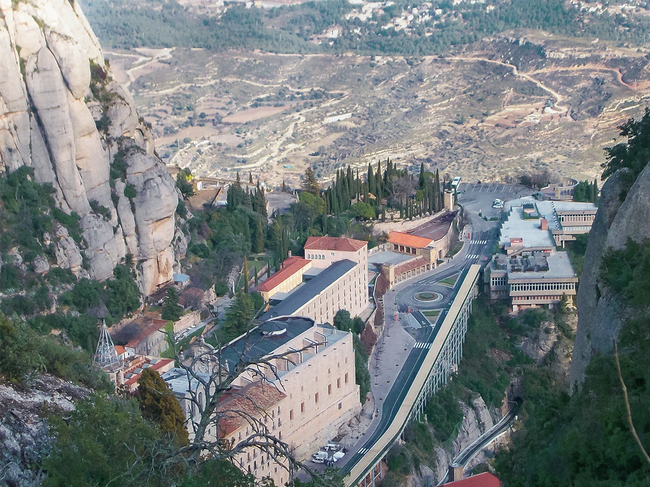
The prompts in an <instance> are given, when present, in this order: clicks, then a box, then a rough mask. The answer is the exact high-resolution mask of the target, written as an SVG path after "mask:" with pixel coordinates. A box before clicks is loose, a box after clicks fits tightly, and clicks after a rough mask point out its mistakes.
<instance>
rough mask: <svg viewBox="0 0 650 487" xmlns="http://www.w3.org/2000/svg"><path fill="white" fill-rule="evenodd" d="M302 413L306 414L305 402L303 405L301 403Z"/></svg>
mask: <svg viewBox="0 0 650 487" xmlns="http://www.w3.org/2000/svg"><path fill="white" fill-rule="evenodd" d="M300 412H301V413H304V412H305V403H304V402H301V403H300Z"/></svg>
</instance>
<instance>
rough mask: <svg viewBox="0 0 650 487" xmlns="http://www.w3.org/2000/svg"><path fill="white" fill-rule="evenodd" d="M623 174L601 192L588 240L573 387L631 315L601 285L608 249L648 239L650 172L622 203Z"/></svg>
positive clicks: (649, 225)
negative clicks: (601, 272) (601, 275)
mask: <svg viewBox="0 0 650 487" xmlns="http://www.w3.org/2000/svg"><path fill="white" fill-rule="evenodd" d="M623 171H627V169H621V170H619V171H618V172H616V173H614V174H613V175H612V176H611V177H610V178H609V179H608V180H607V182H606V183H605V184H604V185H603V188H602V190H601V198H600V202H599V206H598V212H597V213H596V218H595V220H594V224H593V226H592V228H591V233H590V235H589V244H588V245H587V252H586V255H585V262H584V270H583V273H582V278H581V281H580V287H579V289H578V331H577V333H576V340H575V345H574V351H573V359H572V364H571V383H572V384H575V383H580V382H582V381H583V380H584V376H585V369H586V367H587V365H588V364H589V361H590V360H591V358H592V357H593V356H594V355H595V354H596V353H597V352H607V351H610V350H611V349H612V347H613V342H612V340H613V339H614V338H616V337H618V333H619V331H620V329H621V325H622V324H623V322H624V321H625V320H626V319H627V318H629V317H630V316H629V313H630V311H629V309H628V308H627V307H626V306H624V304H623V303H622V302H621V301H620V299H619V298H618V297H617V296H616V295H615V294H614V293H612V292H611V290H610V289H609V288H608V287H607V286H606V285H605V284H604V283H603V281H602V280H601V279H600V267H601V264H602V260H603V256H604V255H605V253H606V252H607V250H608V249H610V248H611V249H615V250H618V249H621V248H623V247H624V246H625V242H626V241H627V239H628V238H631V239H633V240H637V241H641V240H643V239H644V238H647V237H648V235H650V166H646V168H645V169H644V170H643V171H642V172H641V174H640V175H639V176H638V178H637V180H636V182H635V183H634V185H633V186H632V188H631V189H630V191H629V192H628V193H627V197H626V198H625V201H624V202H621V199H620V194H621V191H622V190H623V189H624V187H625V184H624V181H623V177H622V176H623Z"/></svg>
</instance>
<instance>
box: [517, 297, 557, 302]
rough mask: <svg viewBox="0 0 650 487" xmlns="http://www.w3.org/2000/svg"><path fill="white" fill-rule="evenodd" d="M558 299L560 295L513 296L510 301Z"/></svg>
mask: <svg viewBox="0 0 650 487" xmlns="http://www.w3.org/2000/svg"><path fill="white" fill-rule="evenodd" d="M549 299H551V300H554V301H560V300H561V299H562V296H513V297H512V301H513V302H514V301H548V300H549Z"/></svg>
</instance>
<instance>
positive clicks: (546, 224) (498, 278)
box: [485, 199, 596, 311]
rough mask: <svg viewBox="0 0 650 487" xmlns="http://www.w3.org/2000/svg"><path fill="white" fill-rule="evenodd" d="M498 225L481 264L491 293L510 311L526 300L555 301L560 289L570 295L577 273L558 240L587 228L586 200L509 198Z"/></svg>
mask: <svg viewBox="0 0 650 487" xmlns="http://www.w3.org/2000/svg"><path fill="white" fill-rule="evenodd" d="M505 211H506V214H507V218H506V220H505V221H504V222H503V223H502V225H501V231H500V237H499V246H500V249H501V251H500V252H499V253H498V254H496V255H494V257H493V258H492V261H491V262H490V265H489V266H488V267H487V269H486V273H485V276H486V282H487V283H488V284H489V286H490V296H491V297H492V299H507V300H509V301H510V302H511V304H512V308H513V311H517V310H519V309H520V308H526V307H531V306H541V305H549V306H555V305H556V304H557V303H558V302H560V300H561V299H562V297H563V295H566V296H567V297H570V298H572V297H573V296H575V295H576V292H577V283H578V278H577V275H576V273H575V271H574V269H573V266H572V265H571V260H570V259H569V255H568V253H566V252H562V251H558V250H556V247H557V246H559V245H560V244H561V245H562V246H564V242H566V241H568V240H574V239H575V235H576V234H580V233H586V232H588V231H589V229H590V228H591V222H592V221H593V216H594V215H595V211H596V210H595V206H594V205H593V204H591V203H570V202H546V201H545V202H536V201H535V200H531V199H520V200H515V201H512V202H510V203H509V204H508V207H507V208H506V210H505Z"/></svg>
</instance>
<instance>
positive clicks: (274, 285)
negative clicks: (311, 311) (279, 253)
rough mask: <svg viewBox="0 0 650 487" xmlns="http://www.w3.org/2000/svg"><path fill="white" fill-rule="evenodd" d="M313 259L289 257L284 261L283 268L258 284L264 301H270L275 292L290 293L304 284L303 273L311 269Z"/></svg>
mask: <svg viewBox="0 0 650 487" xmlns="http://www.w3.org/2000/svg"><path fill="white" fill-rule="evenodd" d="M311 266H312V261H311V260H307V259H303V258H302V257H298V256H293V257H289V258H288V259H286V260H285V261H284V262H283V263H282V268H281V269H280V270H278V271H277V272H276V273H275V274H273V275H272V276H271V277H269V278H268V279H266V280H265V281H264V282H262V283H261V284H260V285H259V286H257V291H259V292H260V294H261V295H262V297H263V298H264V301H269V300H270V299H271V298H272V297H273V295H274V294H277V293H288V292H291V291H293V290H294V289H295V288H296V287H298V286H299V285H300V284H302V276H303V274H304V273H305V272H306V271H308V270H309V269H311Z"/></svg>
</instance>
